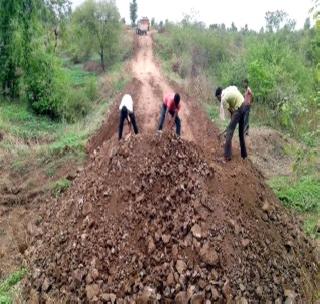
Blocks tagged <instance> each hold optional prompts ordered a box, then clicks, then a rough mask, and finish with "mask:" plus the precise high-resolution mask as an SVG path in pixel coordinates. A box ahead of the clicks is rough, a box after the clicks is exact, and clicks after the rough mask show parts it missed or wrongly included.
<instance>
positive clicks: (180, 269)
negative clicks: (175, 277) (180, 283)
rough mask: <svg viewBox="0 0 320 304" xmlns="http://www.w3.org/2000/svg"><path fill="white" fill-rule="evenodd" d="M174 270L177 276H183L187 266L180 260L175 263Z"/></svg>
mask: <svg viewBox="0 0 320 304" xmlns="http://www.w3.org/2000/svg"><path fill="white" fill-rule="evenodd" d="M176 269H177V271H178V272H179V274H183V273H184V272H185V271H186V270H187V264H186V263H185V262H184V261H182V260H178V261H177V263H176Z"/></svg>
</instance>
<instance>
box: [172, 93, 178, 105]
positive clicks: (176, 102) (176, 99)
mask: <svg viewBox="0 0 320 304" xmlns="http://www.w3.org/2000/svg"><path fill="white" fill-rule="evenodd" d="M173 100H174V103H175V104H176V105H178V104H179V102H180V95H179V94H178V93H176V94H175V95H174V99H173Z"/></svg>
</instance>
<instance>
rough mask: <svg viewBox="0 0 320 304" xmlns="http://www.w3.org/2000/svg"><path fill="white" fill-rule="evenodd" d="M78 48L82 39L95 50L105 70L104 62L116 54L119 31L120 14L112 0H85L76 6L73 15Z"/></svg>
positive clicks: (108, 61) (110, 59) (109, 60)
mask: <svg viewBox="0 0 320 304" xmlns="http://www.w3.org/2000/svg"><path fill="white" fill-rule="evenodd" d="M72 23H73V25H74V28H75V31H76V34H77V37H79V41H78V43H79V46H78V47H79V48H81V44H82V41H85V42H86V45H87V46H90V48H91V49H92V50H93V51H95V52H97V53H98V54H99V56H100V63H101V67H102V69H103V70H105V66H106V63H107V64H108V63H111V62H112V60H113V59H114V58H115V56H117V52H118V47H119V37H120V32H121V23H120V14H119V11H118V8H117V7H116V4H115V1H113V0H102V1H94V0H87V1H85V2H84V3H83V4H82V5H81V6H80V7H78V8H77V9H76V10H75V12H74V14H73V16H72Z"/></svg>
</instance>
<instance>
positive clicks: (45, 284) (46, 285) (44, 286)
mask: <svg viewBox="0 0 320 304" xmlns="http://www.w3.org/2000/svg"><path fill="white" fill-rule="evenodd" d="M50 286H51V285H50V283H49V280H48V278H45V279H44V281H43V283H42V287H41V289H42V291H44V292H47V291H48V290H49V288H50Z"/></svg>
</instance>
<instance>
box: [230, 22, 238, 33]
mask: <svg viewBox="0 0 320 304" xmlns="http://www.w3.org/2000/svg"><path fill="white" fill-rule="evenodd" d="M230 30H231V32H237V31H238V29H237V27H236V25H235V24H234V22H232V23H231V28H230Z"/></svg>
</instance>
